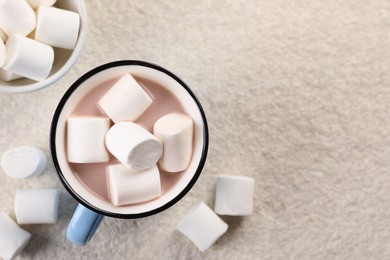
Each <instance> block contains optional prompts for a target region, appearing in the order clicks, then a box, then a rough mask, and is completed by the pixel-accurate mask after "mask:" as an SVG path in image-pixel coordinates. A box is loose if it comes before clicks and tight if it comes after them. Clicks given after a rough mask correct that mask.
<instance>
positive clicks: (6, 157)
mask: <svg viewBox="0 0 390 260" xmlns="http://www.w3.org/2000/svg"><path fill="white" fill-rule="evenodd" d="M46 163H47V160H46V156H45V154H44V153H43V152H42V151H41V150H40V149H38V148H36V147H32V146H21V147H16V148H12V149H9V150H8V151H6V152H5V153H4V154H3V156H2V157H1V167H2V168H3V171H4V173H5V174H6V175H8V176H9V177H12V178H16V179H25V178H29V177H32V176H38V175H40V174H41V173H42V172H43V170H44V169H45V167H46Z"/></svg>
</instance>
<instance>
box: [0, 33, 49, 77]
mask: <svg viewBox="0 0 390 260" xmlns="http://www.w3.org/2000/svg"><path fill="white" fill-rule="evenodd" d="M53 61H54V50H53V48H52V47H50V46H49V45H46V44H43V43H40V42H37V41H34V40H32V39H30V38H27V37H23V36H20V35H14V34H13V35H11V36H10V37H9V38H8V41H7V43H6V59H5V63H4V67H3V68H4V69H5V70H7V71H9V72H12V73H15V74H18V75H21V76H23V77H26V78H30V79H33V80H37V81H39V80H43V79H45V78H47V76H49V74H50V71H51V68H52V66H53Z"/></svg>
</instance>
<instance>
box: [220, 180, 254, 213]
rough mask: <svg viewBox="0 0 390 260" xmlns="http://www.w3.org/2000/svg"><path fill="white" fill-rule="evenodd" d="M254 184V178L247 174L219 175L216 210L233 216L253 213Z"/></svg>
mask: <svg viewBox="0 0 390 260" xmlns="http://www.w3.org/2000/svg"><path fill="white" fill-rule="evenodd" d="M254 184H255V181H254V179H253V178H250V177H246V176H218V178H217V188H216V196H215V208H214V210H215V212H216V213H218V214H220V215H231V216H245V215H250V214H252V212H253V191H254Z"/></svg>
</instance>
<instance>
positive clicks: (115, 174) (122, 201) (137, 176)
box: [108, 164, 161, 206]
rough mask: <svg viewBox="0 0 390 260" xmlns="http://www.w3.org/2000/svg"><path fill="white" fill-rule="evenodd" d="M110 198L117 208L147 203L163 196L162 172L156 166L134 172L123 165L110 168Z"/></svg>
mask: <svg viewBox="0 0 390 260" xmlns="http://www.w3.org/2000/svg"><path fill="white" fill-rule="evenodd" d="M108 182H109V187H110V188H109V190H110V198H111V202H112V204H114V205H115V206H122V205H128V204H134V203H140V202H145V201H148V200H152V199H154V198H157V197H159V196H161V184H160V172H159V170H158V168H157V166H154V167H152V168H150V169H148V170H146V171H143V172H134V171H132V170H130V169H129V168H127V167H126V166H124V165H122V164H116V165H111V166H109V167H108Z"/></svg>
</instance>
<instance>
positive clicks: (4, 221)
mask: <svg viewBox="0 0 390 260" xmlns="http://www.w3.org/2000/svg"><path fill="white" fill-rule="evenodd" d="M30 238H31V234H30V233H29V232H27V231H26V230H24V229H22V228H20V227H19V226H18V225H17V224H16V223H15V222H14V221H13V220H12V219H11V218H10V217H8V216H7V215H6V214H4V213H1V212H0V257H2V258H3V259H5V260H8V259H12V258H14V257H16V256H17V255H18V254H19V253H20V252H21V251H22V250H23V249H24V247H25V246H26V245H27V244H28V242H29V241H30Z"/></svg>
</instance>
